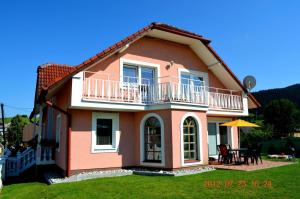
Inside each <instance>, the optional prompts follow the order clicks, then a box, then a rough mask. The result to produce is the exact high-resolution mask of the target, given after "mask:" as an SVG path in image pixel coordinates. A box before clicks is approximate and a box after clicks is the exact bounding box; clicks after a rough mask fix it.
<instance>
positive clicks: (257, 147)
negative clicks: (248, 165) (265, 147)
mask: <svg viewBox="0 0 300 199" xmlns="http://www.w3.org/2000/svg"><path fill="white" fill-rule="evenodd" d="M253 149H254V150H253V164H254V160H255V163H256V164H257V162H258V159H260V163H261V164H262V163H263V162H262V158H261V149H262V144H256V145H255V147H253Z"/></svg>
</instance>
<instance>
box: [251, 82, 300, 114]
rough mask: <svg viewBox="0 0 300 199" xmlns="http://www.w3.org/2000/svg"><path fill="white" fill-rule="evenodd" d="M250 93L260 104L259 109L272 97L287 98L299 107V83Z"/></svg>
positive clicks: (272, 98)
mask: <svg viewBox="0 0 300 199" xmlns="http://www.w3.org/2000/svg"><path fill="white" fill-rule="evenodd" d="M252 94H253V95H254V96H255V98H256V99H257V100H258V101H259V102H260V104H261V105H262V107H261V108H260V109H259V110H260V111H261V110H263V108H264V107H265V106H266V105H267V104H268V103H269V102H270V101H272V100H274V99H289V100H291V101H292V102H294V103H295V104H297V105H298V107H299V108H300V84H294V85H291V86H288V87H285V88H274V89H268V90H261V91H258V92H253V93H252Z"/></svg>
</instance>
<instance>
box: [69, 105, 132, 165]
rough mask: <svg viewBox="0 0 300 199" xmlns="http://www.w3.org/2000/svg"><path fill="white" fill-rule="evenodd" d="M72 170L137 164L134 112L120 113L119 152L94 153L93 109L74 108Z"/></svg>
mask: <svg viewBox="0 0 300 199" xmlns="http://www.w3.org/2000/svg"><path fill="white" fill-rule="evenodd" d="M71 113H72V133H71V170H82V169H95V168H110V167H111V168H113V167H122V166H123V167H125V166H133V165H135V161H136V160H135V151H134V146H135V134H136V132H135V130H134V128H133V122H134V114H133V113H126V112H121V113H119V127H120V129H119V130H120V131H121V137H120V145H119V152H104V153H92V148H91V147H92V111H88V110H72V112H71Z"/></svg>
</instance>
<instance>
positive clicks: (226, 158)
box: [219, 144, 232, 164]
mask: <svg viewBox="0 0 300 199" xmlns="http://www.w3.org/2000/svg"><path fill="white" fill-rule="evenodd" d="M219 149H220V152H219V157H221V162H222V163H225V164H228V163H229V162H232V159H231V157H232V156H231V154H230V153H229V150H228V149H227V146H226V145H224V144H220V145H219Z"/></svg>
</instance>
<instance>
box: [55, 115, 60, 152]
mask: <svg viewBox="0 0 300 199" xmlns="http://www.w3.org/2000/svg"><path fill="white" fill-rule="evenodd" d="M60 136H61V114H60V113H59V114H57V116H56V128H55V144H56V143H58V147H57V148H56V151H57V152H60Z"/></svg>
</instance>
